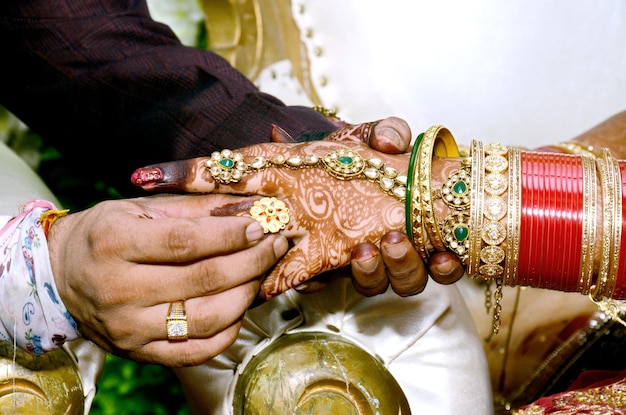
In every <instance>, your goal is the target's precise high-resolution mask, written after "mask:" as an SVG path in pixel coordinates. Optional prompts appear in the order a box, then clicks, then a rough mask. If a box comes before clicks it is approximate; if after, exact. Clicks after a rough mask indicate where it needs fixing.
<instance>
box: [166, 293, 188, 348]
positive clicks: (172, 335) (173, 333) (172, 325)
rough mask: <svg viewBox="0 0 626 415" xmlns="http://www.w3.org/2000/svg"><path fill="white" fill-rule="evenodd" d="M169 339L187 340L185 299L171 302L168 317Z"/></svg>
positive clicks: (174, 340)
mask: <svg viewBox="0 0 626 415" xmlns="http://www.w3.org/2000/svg"><path fill="white" fill-rule="evenodd" d="M166 327H167V340H169V341H171V342H184V341H186V340H187V334H188V332H187V329H188V328H187V313H186V312H185V302H184V301H174V302H171V303H170V309H169V311H168V312H167V319H166Z"/></svg>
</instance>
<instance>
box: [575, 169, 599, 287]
mask: <svg viewBox="0 0 626 415" xmlns="http://www.w3.org/2000/svg"><path fill="white" fill-rule="evenodd" d="M581 160H582V168H583V217H582V247H581V256H580V278H579V281H578V291H579V292H580V293H582V294H584V295H587V294H589V290H590V288H591V284H592V281H593V273H594V269H593V265H594V251H593V247H594V246H595V241H596V214H597V213H596V209H597V207H596V204H597V203H596V196H597V193H598V179H597V175H596V162H595V159H592V158H591V157H581Z"/></svg>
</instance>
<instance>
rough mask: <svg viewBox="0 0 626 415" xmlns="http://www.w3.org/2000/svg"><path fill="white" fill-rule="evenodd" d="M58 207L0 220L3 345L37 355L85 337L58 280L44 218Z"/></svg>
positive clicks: (28, 208)
mask: <svg viewBox="0 0 626 415" xmlns="http://www.w3.org/2000/svg"><path fill="white" fill-rule="evenodd" d="M51 209H56V207H55V206H54V205H53V204H52V203H50V202H48V201H45V200H32V201H30V202H27V203H25V204H24V205H22V206H21V208H20V213H19V214H18V215H17V216H15V217H13V218H8V217H0V226H2V228H0V299H1V301H0V340H4V341H8V342H11V343H14V344H16V345H17V346H18V347H20V348H22V349H24V350H27V351H28V352H30V353H33V354H42V353H44V352H46V351H50V350H53V349H56V348H58V347H60V346H61V345H63V343H65V342H66V341H69V340H74V339H76V338H78V337H80V335H79V333H78V330H77V326H76V322H75V321H74V319H73V318H72V316H70V314H69V313H68V311H67V309H66V308H65V305H64V304H63V303H62V301H61V299H60V298H59V294H58V292H57V289H56V285H55V282H54V276H53V275H52V268H51V266H50V257H49V255H48V243H47V240H46V237H45V235H44V231H43V229H42V227H41V222H40V221H39V216H40V215H41V214H42V213H43V212H46V211H48V210H51Z"/></svg>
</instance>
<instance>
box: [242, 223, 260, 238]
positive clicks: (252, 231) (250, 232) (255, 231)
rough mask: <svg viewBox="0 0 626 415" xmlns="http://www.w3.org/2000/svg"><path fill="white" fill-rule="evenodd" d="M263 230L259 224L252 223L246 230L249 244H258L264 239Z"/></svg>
mask: <svg viewBox="0 0 626 415" xmlns="http://www.w3.org/2000/svg"><path fill="white" fill-rule="evenodd" d="M263 235H264V233H263V228H262V227H261V224H259V223H258V222H254V223H251V224H250V225H248V227H247V228H246V238H248V241H249V242H257V241H260V240H261V239H263Z"/></svg>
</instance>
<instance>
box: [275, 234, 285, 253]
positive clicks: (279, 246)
mask: <svg viewBox="0 0 626 415" xmlns="http://www.w3.org/2000/svg"><path fill="white" fill-rule="evenodd" d="M288 249H289V242H287V238H285V237H284V236H280V235H279V236H278V237H277V238H276V240H275V241H274V254H275V255H276V257H277V258H280V257H281V256H283V255H285V253H286V252H287V250H288Z"/></svg>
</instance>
